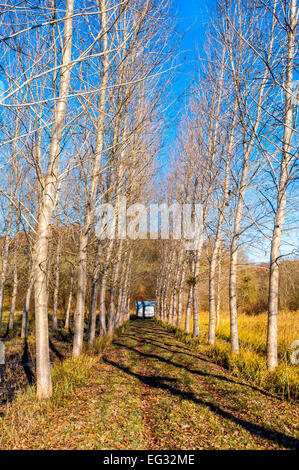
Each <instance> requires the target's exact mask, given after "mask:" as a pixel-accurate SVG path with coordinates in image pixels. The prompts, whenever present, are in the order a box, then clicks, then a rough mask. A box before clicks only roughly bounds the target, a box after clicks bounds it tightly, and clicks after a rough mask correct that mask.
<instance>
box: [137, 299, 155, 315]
mask: <svg viewBox="0 0 299 470" xmlns="http://www.w3.org/2000/svg"><path fill="white" fill-rule="evenodd" d="M136 316H137V318H154V317H155V302H151V301H137V302H136Z"/></svg>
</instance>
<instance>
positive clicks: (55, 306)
mask: <svg viewBox="0 0 299 470" xmlns="http://www.w3.org/2000/svg"><path fill="white" fill-rule="evenodd" d="M60 250H61V242H60V238H59V239H58V242H57V252H56V274H55V284H54V295H53V317H52V321H53V325H52V326H53V330H57V328H58V312H57V311H58V292H59V279H60Z"/></svg>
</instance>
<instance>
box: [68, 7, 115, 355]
mask: <svg viewBox="0 0 299 470" xmlns="http://www.w3.org/2000/svg"><path fill="white" fill-rule="evenodd" d="M99 3H100V8H101V21H102V30H103V37H102V53H103V74H102V84H101V89H100V96H99V108H98V122H97V137H96V148H95V154H94V158H93V168H92V176H91V182H90V190H89V194H88V204H87V208H86V213H85V220H84V227H83V230H82V234H81V237H80V249H79V255H78V257H79V263H78V279H77V301H76V310H75V331H74V344H73V357H78V356H80V354H81V353H82V348H83V333H84V316H85V297H86V283H87V271H86V270H87V244H88V239H89V231H90V227H91V225H92V221H93V217H94V213H93V211H94V204H95V200H96V194H97V188H98V182H99V168H100V163H101V158H102V149H103V142H104V124H105V105H106V88H107V82H108V68H109V57H108V53H107V51H108V38H107V19H106V0H100V2H99Z"/></svg>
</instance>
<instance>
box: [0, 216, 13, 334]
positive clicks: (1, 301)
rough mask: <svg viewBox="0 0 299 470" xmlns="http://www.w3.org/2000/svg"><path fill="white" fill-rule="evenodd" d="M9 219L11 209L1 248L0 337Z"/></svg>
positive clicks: (8, 240) (8, 243) (9, 217)
mask: <svg viewBox="0 0 299 470" xmlns="http://www.w3.org/2000/svg"><path fill="white" fill-rule="evenodd" d="M11 218H12V211H11V208H10V210H9V214H8V220H7V226H6V233H5V238H4V248H3V257H2V272H1V282H0V335H1V327H2V315H3V303H4V287H5V281H6V273H7V265H8V252H9V245H10V230H11Z"/></svg>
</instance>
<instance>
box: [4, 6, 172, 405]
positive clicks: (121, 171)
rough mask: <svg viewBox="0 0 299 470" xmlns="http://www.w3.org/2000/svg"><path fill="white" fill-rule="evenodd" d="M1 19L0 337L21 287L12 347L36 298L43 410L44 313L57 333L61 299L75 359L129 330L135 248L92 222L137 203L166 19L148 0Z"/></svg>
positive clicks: (146, 174)
mask: <svg viewBox="0 0 299 470" xmlns="http://www.w3.org/2000/svg"><path fill="white" fill-rule="evenodd" d="M1 13H2V14H1V19H0V21H1V31H2V35H1V40H0V47H1V54H2V57H3V61H5V63H6V64H7V65H6V67H5V69H3V68H2V88H1V91H2V95H1V109H2V113H1V137H2V139H1V165H2V181H1V185H0V193H1V196H2V197H1V210H2V217H3V220H4V221H5V227H4V231H5V236H4V238H3V256H2V261H3V262H2V276H1V284H0V326H1V322H2V311H3V304H4V287H5V283H6V280H7V273H8V262H9V261H10V260H13V261H12V262H13V265H14V276H13V292H12V303H11V314H10V319H9V325H8V330H12V328H13V323H14V314H15V308H16V307H15V299H16V295H17V289H18V283H19V282H20V281H21V282H22V285H23V286H24V289H25V292H24V297H23V300H24V309H23V318H22V336H23V337H26V335H27V333H28V313H29V308H30V299H31V297H32V294H33V295H34V314H35V317H34V319H35V322H34V323H35V338H36V372H37V394H38V397H39V398H40V399H45V398H48V397H50V396H51V393H52V382H51V373H50V359H49V324H48V323H49V321H48V313H49V312H48V306H49V304H51V305H53V307H52V326H53V328H54V329H55V328H57V327H58V326H62V325H61V323H59V322H62V320H60V319H59V318H58V312H59V306H61V299H62V298H64V299H65V301H64V302H65V318H64V320H63V322H64V327H65V328H69V327H70V326H71V327H72V330H73V338H74V339H73V356H74V357H78V356H79V355H80V354H82V351H83V347H84V340H86V341H87V342H88V346H89V347H92V346H93V344H94V341H95V338H96V336H98V335H102V336H104V335H111V334H112V333H113V331H114V329H115V328H116V327H117V326H119V325H120V324H122V322H123V321H125V320H126V319H127V318H128V313H129V279H130V272H131V267H132V257H133V251H132V250H133V244H132V242H130V241H128V240H126V239H121V237H119V238H118V239H117V240H106V239H101V238H102V237H101V236H98V237H96V234H95V230H94V226H95V221H96V220H95V219H96V218H95V213H96V206H97V204H100V203H103V202H106V203H107V202H111V203H114V202H115V201H117V199H118V197H119V196H120V195H125V196H127V201H128V203H130V204H132V203H133V202H135V201H140V200H142V199H143V198H145V197H146V193H147V190H148V180H149V179H150V176H151V174H152V173H153V172H154V167H155V163H154V159H155V155H156V153H157V150H158V148H159V144H160V136H161V127H162V126H161V123H162V119H163V112H162V109H161V95H162V94H163V93H164V92H165V90H166V89H167V85H168V80H170V75H171V72H170V71H171V69H172V64H171V63H169V60H170V58H171V55H170V50H169V46H168V40H167V37H168V34H170V28H169V19H168V15H167V2H163V4H162V5H161V4H160V2H156V1H155V0H145V1H144V0H124V1H121V0H94V1H88V2H86V3H85V2H84V1H80V2H78V3H77V2H74V0H66V1H58V0H49V1H45V2H40V1H38V2H31V1H30V2H27V1H25V2H22V3H21V4H19V2H13V3H11V2H4V4H3V5H2V6H1ZM166 70H168V74H166V73H165V72H166ZM21 270H22V272H21ZM19 285H20V284H19ZM52 296H53V297H52ZM49 297H50V298H49ZM73 298H74V299H73ZM87 310H88V327H87V331H86V329H85V326H86V318H87V315H86V311H87ZM73 314H74V315H73ZM98 317H99V327H98Z"/></svg>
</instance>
